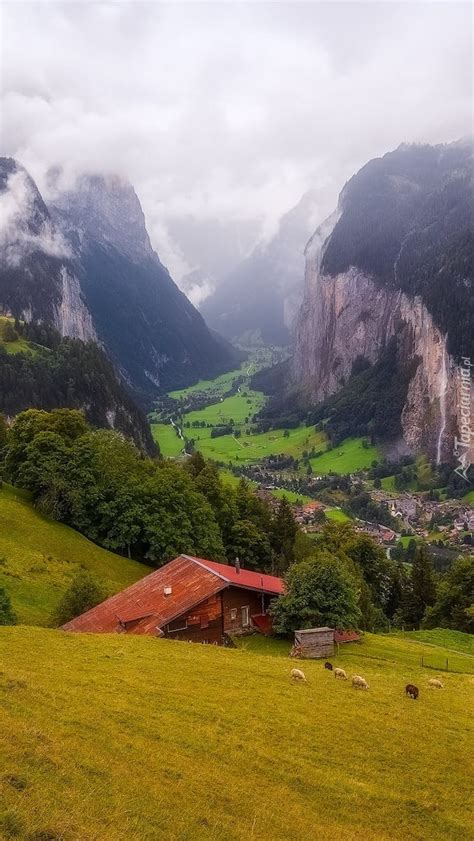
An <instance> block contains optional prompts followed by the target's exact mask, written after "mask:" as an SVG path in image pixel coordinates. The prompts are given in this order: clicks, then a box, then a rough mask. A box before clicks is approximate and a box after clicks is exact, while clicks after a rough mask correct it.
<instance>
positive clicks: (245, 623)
mask: <svg viewBox="0 0 474 841" xmlns="http://www.w3.org/2000/svg"><path fill="white" fill-rule="evenodd" d="M249 611H250V608H249V606H248V605H245V607H243V608H242V628H248V626H249V625H250V616H249Z"/></svg>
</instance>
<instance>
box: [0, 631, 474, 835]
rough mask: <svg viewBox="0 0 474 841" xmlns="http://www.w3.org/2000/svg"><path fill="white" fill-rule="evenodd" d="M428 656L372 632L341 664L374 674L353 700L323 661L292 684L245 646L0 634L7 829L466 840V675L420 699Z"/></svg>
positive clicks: (3, 827)
mask: <svg viewBox="0 0 474 841" xmlns="http://www.w3.org/2000/svg"><path fill="white" fill-rule="evenodd" d="M258 639H262V641H263V644H264V645H265V644H266V645H267V648H268V647H269V646H270V644H271V642H272V641H269V640H265V639H263V638H258ZM279 648H280V651H279V654H280V655H282V654H284V653H285V652H284V651H283V650H282V646H281V644H279ZM422 649H423V645H421V644H419V643H416V642H413V641H412V640H406V639H403V638H401V639H399V638H391V637H380V638H378V637H377V638H374V637H371V636H370V635H367V637H366V638H365V640H364V643H362V644H357V645H351V646H348V647H346V648H345V649H344V652H343V651H342V646H341V655H340V657H338V658H334V662H335V663H337V664H339V665H341V666H343V667H345V668H346V669H347V670H348V671H349V672H350V673H351V674H352V673H360V674H362V675H363V676H364V677H366V678H367V680H368V683H369V685H370V689H369V691H368V692H361V691H357V690H354V689H352V687H351V686H350V685H349V682H345V681H338V680H335V679H334V677H333V675H332V674H331V673H330V672H328V671H326V670H325V669H324V668H323V664H322V662H321V661H305V662H304V664H303V667H304V670H305V673H306V676H307V679H308V682H307V683H305V684H293V683H292V682H291V680H290V678H289V671H290V668H291V666H292V665H293V663H292V662H291V661H290V660H289V659H287V657H286V656H275V652H272V653H269V651H268V650H267V651H265V650H264V649H263V646H262V647H261V648H260V650H259V651H258V652H257V651H253V652H252V651H251V650H250V648H249V640H247V648H245V649H244V650H227V649H219V648H215V647H214V646H200V645H192V644H188V643H179V642H172V641H167V640H164V641H161V640H156V639H153V638H144V637H132V636H120V637H119V636H116V635H97V636H94V635H75V634H66V633H63V632H59V631H53V630H47V629H40V628H24V627H17V628H1V629H0V661H1V674H0V704H1V711H2V723H3V727H2V735H1V736H0V764H1V767H2V776H1V780H0V832H2V833H3V837H5V838H15V837H16V838H22V839H33V838H35V839H39V838H48V839H62V840H63V839H64V841H104V839H107V841H122V840H123V841H125V839H127V841H178V840H179V841H202V839H213V841H224V839H225V840H226V841H228V839H230V841H244V839H245V841H247V839H252V841H260V840H261V841H264V839H269V838H271V839H272V841H309V839H314V838H317V839H318V841H349V840H350V841H362V839H364V841H367V839H368V841H402V839H403V841H406V839H407V838H409V839H410V841H425V839H427V838H429V839H434V840H435V841H447V839H449V841H466V839H467V838H468V837H469V836H470V830H469V826H471V827H472V820H473V814H472V809H471V799H470V780H471V773H470V771H471V768H470V762H471V760H470V757H472V755H473V747H474V746H473V741H472V722H471V717H470V698H471V693H472V681H473V677H472V675H469V674H448V675H442V677H443V681H444V683H445V688H444V689H443V690H433V689H432V690H429V689H428V687H427V681H428V678H429V677H431V676H432V675H435V674H437V673H436V672H433V671H430V670H429V669H422V668H421V667H420V665H419V652H420V650H422ZM412 650H414V652H413V651H412ZM430 650H432V649H430ZM440 653H441V654H442V653H443V649H440ZM460 656H461V655H460ZM463 659H464V660H465V661H467V660H468V658H463ZM52 663H54V682H53V681H52ZM409 681H411V682H415V683H416V685H417V686H419V687H420V698H419V699H418V701H416V702H415V701H411V700H410V699H408V698H406V697H405V694H404V687H405V684H406V683H407V682H409ZM118 688H120V691H117V690H118ZM280 803H281V804H284V808H276V807H277V804H280ZM315 828H317V834H316V833H315Z"/></svg>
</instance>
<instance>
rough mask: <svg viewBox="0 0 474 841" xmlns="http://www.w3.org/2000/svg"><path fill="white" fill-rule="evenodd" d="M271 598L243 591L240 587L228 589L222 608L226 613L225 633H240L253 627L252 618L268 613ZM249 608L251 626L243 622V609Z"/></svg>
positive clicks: (224, 595) (225, 592)
mask: <svg viewBox="0 0 474 841" xmlns="http://www.w3.org/2000/svg"><path fill="white" fill-rule="evenodd" d="M270 600H271V596H268V595H266V594H264V593H263V594H262V593H256V592H254V591H253V590H243V589H242V590H241V589H240V588H239V587H228V589H227V590H224V591H223V593H222V607H223V613H224V631H225V633H226V634H227V633H238V632H239V631H242V630H246V629H248V628H251V627H252V623H251V622H250V617H251V616H255V615H257V614H260V613H266V611H267V609H268V605H269V603H270ZM243 607H248V608H249V624H248V625H244V624H243V621H242V618H243V617H242V608H243Z"/></svg>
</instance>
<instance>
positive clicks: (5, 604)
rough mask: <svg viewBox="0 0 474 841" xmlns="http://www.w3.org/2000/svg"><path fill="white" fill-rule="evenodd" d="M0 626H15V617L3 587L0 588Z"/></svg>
mask: <svg viewBox="0 0 474 841" xmlns="http://www.w3.org/2000/svg"><path fill="white" fill-rule="evenodd" d="M0 625H16V615H15V612H14V610H13V608H12V606H11V602H10V596H9V595H8V593H7V591H6V590H5V589H4V587H0Z"/></svg>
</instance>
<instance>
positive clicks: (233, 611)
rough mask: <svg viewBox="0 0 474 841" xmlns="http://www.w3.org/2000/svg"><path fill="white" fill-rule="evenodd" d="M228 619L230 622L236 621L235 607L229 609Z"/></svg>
mask: <svg viewBox="0 0 474 841" xmlns="http://www.w3.org/2000/svg"><path fill="white" fill-rule="evenodd" d="M230 618H231V620H232V621H234V620H235V619H237V608H236V607H233V608H231V611H230Z"/></svg>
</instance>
